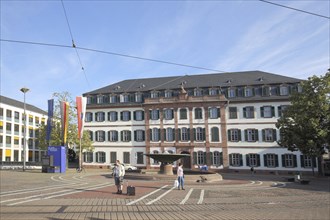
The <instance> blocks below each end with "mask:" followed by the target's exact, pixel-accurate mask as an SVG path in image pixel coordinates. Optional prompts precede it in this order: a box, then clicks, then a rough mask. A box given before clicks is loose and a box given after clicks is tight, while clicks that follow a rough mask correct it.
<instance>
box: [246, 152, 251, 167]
mask: <svg viewBox="0 0 330 220" xmlns="http://www.w3.org/2000/svg"><path fill="white" fill-rule="evenodd" d="M245 158H246V166H250V155H249V154H247V155H245Z"/></svg>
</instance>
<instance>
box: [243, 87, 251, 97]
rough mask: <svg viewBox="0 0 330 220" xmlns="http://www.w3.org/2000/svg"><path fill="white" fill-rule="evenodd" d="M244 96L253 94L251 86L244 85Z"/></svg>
mask: <svg viewBox="0 0 330 220" xmlns="http://www.w3.org/2000/svg"><path fill="white" fill-rule="evenodd" d="M244 96H245V97H251V96H253V88H252V87H245V88H244Z"/></svg>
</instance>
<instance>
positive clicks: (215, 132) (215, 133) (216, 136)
mask: <svg viewBox="0 0 330 220" xmlns="http://www.w3.org/2000/svg"><path fill="white" fill-rule="evenodd" d="M219 140H220V139H219V128H218V127H213V128H211V141H212V142H219Z"/></svg>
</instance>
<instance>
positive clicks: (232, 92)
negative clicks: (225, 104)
mask: <svg viewBox="0 0 330 220" xmlns="http://www.w3.org/2000/svg"><path fill="white" fill-rule="evenodd" d="M234 97H236V88H229V89H228V98H234Z"/></svg>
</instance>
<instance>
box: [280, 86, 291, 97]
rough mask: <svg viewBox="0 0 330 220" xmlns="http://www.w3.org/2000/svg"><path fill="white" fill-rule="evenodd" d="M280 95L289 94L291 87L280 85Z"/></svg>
mask: <svg viewBox="0 0 330 220" xmlns="http://www.w3.org/2000/svg"><path fill="white" fill-rule="evenodd" d="M280 95H289V87H288V86H287V85H281V86H280Z"/></svg>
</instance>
